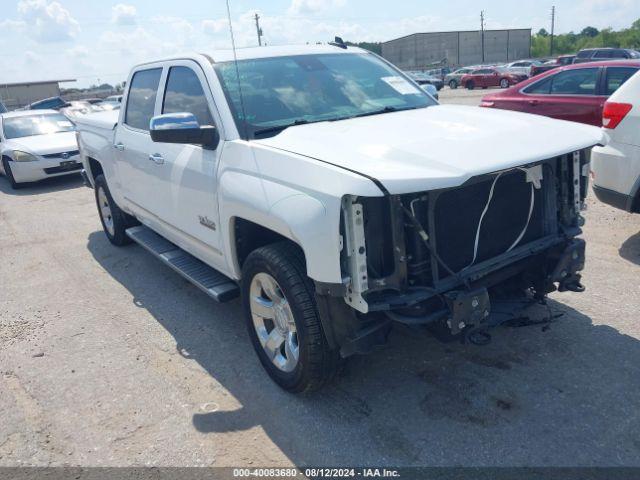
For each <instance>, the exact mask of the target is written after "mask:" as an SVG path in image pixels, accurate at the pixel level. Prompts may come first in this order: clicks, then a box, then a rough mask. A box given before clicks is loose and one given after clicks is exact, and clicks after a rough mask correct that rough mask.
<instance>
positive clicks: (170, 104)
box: [162, 67, 213, 125]
mask: <svg viewBox="0 0 640 480" xmlns="http://www.w3.org/2000/svg"><path fill="white" fill-rule="evenodd" d="M180 112H189V113H192V114H194V115H195V116H196V118H197V119H198V123H199V124H200V125H213V118H211V113H210V111H209V103H208V102H207V97H205V95H204V91H203V90H202V84H201V83H200V80H199V79H198V76H197V75H196V74H195V72H194V71H193V70H191V69H190V68H188V67H171V70H169V78H168V79H167V88H166V92H165V94H164V105H163V106H162V113H180Z"/></svg>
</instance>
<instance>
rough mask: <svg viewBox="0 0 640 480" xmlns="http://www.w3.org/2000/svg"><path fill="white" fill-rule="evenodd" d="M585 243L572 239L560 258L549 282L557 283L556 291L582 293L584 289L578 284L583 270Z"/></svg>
mask: <svg viewBox="0 0 640 480" xmlns="http://www.w3.org/2000/svg"><path fill="white" fill-rule="evenodd" d="M584 250H585V242H584V240H582V239H581V238H574V239H573V240H572V241H571V242H570V243H569V245H567V248H566V249H565V250H564V252H563V253H562V255H561V256H560V258H559V260H558V263H557V264H556V267H555V269H554V270H553V273H552V274H551V281H552V282H558V291H560V292H565V291H567V290H568V291H570V292H584V291H585V287H584V285H582V284H581V283H580V278H581V276H580V274H579V273H578V272H579V271H580V270H582V269H583V268H584V258H585V255H584Z"/></svg>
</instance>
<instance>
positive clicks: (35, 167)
mask: <svg viewBox="0 0 640 480" xmlns="http://www.w3.org/2000/svg"><path fill="white" fill-rule="evenodd" d="M0 153H1V154H2V162H1V163H0V171H2V173H3V174H4V176H5V177H7V179H8V180H9V183H10V184H11V186H12V187H13V188H19V187H20V185H21V184H22V183H26V182H35V181H38V180H43V179H45V178H48V177H56V176H60V175H68V174H70V173H78V172H79V171H80V169H81V168H82V164H81V163H80V152H79V151H78V142H77V141H76V135H75V126H74V124H73V123H72V122H71V121H70V120H69V119H68V118H67V117H65V116H64V115H62V114H61V113H59V112H57V111H55V110H37V111H34V110H27V111H21V112H10V113H3V114H2V115H0Z"/></svg>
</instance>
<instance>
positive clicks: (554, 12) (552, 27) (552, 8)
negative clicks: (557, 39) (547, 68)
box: [549, 6, 556, 55]
mask: <svg viewBox="0 0 640 480" xmlns="http://www.w3.org/2000/svg"><path fill="white" fill-rule="evenodd" d="M555 26H556V7H555V6H553V7H551V39H550V40H551V41H550V42H549V55H553V31H554V29H555Z"/></svg>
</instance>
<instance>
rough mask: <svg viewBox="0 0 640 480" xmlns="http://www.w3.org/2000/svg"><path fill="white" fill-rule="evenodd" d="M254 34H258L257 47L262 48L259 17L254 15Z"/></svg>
mask: <svg viewBox="0 0 640 480" xmlns="http://www.w3.org/2000/svg"><path fill="white" fill-rule="evenodd" d="M256 32H257V33H258V45H259V46H260V47H261V46H262V29H261V28H260V15H258V14H257V13H256Z"/></svg>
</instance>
